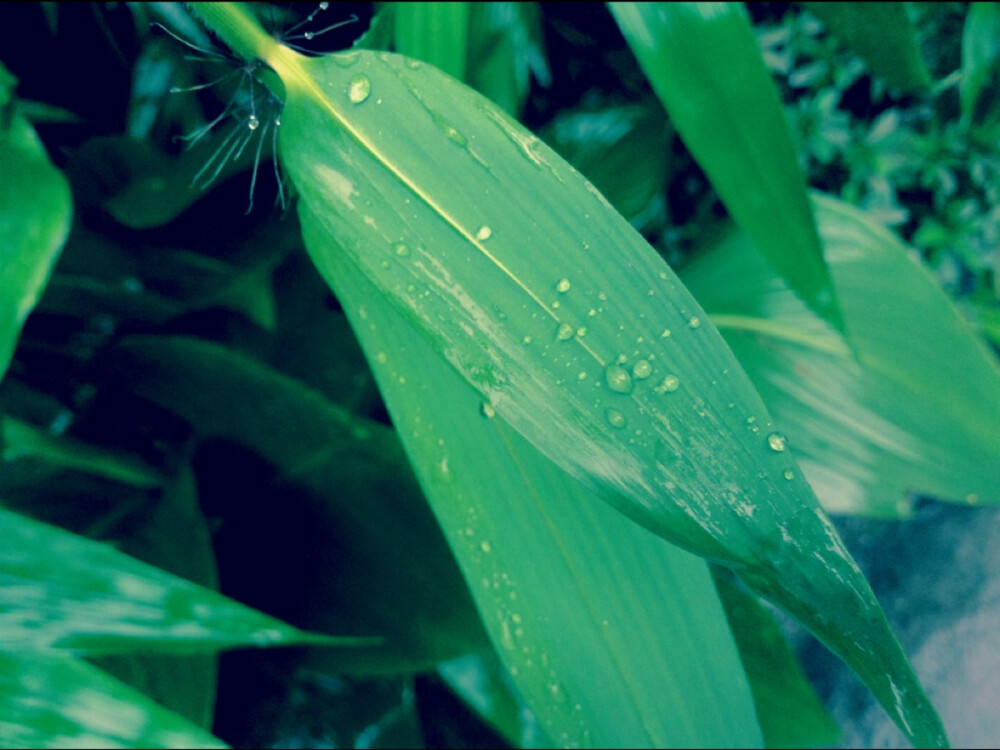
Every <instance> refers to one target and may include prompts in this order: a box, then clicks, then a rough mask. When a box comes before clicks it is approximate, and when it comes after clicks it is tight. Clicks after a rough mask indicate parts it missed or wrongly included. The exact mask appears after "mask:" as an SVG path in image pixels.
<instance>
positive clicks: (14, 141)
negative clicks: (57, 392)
mask: <svg viewBox="0 0 1000 750" xmlns="http://www.w3.org/2000/svg"><path fill="white" fill-rule="evenodd" d="M0 75H2V77H3V78H2V80H0V165H3V167H2V171H3V178H2V179H0V378H2V377H3V374H4V373H5V372H6V370H7V365H8V364H9V363H10V358H11V355H12V354H13V352H14V347H15V346H16V344H17V339H18V336H19V335H20V333H21V326H22V325H24V321H25V318H27V317H28V313H30V312H31V310H32V308H34V306H35V303H36V302H37V301H38V297H39V296H40V295H41V292H42V289H43V288H44V287H45V283H46V281H47V280H48V277H49V274H50V273H51V271H52V267H53V266H54V265H55V262H56V259H57V258H58V257H59V251H60V249H61V248H62V245H63V242H65V240H66V235H67V234H68V232H69V226H70V219H71V215H72V198H71V196H70V192H69V186H68V185H67V183H66V179H65V178H64V177H63V176H62V174H61V173H60V172H59V170H57V169H56V168H55V167H54V166H53V165H52V162H50V161H49V157H48V155H47V154H46V153H45V148H44V147H43V146H42V143H41V141H40V140H39V139H38V136H37V135H36V134H35V131H34V129H33V128H32V127H31V125H30V124H28V122H27V120H25V119H24V117H22V116H21V115H20V114H18V113H17V111H16V101H15V100H14V99H13V93H12V89H13V85H14V78H13V76H10V75H9V74H8V73H7V71H6V69H5V68H3V67H2V66H0Z"/></svg>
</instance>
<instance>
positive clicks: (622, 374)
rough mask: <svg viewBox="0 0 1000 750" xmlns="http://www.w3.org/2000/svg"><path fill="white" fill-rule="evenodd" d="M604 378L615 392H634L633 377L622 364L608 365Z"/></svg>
mask: <svg viewBox="0 0 1000 750" xmlns="http://www.w3.org/2000/svg"><path fill="white" fill-rule="evenodd" d="M604 380H605V381H606V382H607V384H608V388H610V389H611V390H613V391H614V392H615V393H631V392H632V377H631V376H630V375H629V374H628V370H626V369H625V368H624V367H622V366H621V365H608V366H607V367H605V368H604Z"/></svg>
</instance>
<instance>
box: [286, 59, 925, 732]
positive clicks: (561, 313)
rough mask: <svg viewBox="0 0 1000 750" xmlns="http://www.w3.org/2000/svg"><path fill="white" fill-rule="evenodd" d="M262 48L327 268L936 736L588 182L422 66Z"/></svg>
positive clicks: (763, 431)
mask: <svg viewBox="0 0 1000 750" xmlns="http://www.w3.org/2000/svg"><path fill="white" fill-rule="evenodd" d="M267 56H268V62H269V63H270V64H271V65H272V67H274V68H275V69H276V70H277V72H278V73H279V74H280V75H281V76H282V79H283V81H284V84H285V87H286V89H287V92H288V100H287V102H286V107H285V112H284V115H283V118H282V133H281V143H280V147H281V149H282V156H283V159H284V163H285V167H286V169H287V170H288V171H289V174H290V175H291V177H292V179H293V180H294V181H295V183H296V186H297V187H298V189H299V191H300V193H301V196H302V202H301V204H300V205H301V209H300V210H301V212H302V215H303V217H304V222H305V223H307V224H311V225H314V230H313V232H312V236H313V238H315V237H318V236H319V237H321V236H324V235H328V236H330V237H331V238H335V239H336V241H337V245H338V246H339V247H341V248H343V250H342V251H340V250H337V251H334V250H333V249H331V246H329V245H324V244H318V243H317V241H316V240H315V239H314V241H313V248H312V251H313V253H314V254H315V257H316V260H317V263H318V264H319V265H320V267H321V268H322V267H324V265H325V264H327V263H331V262H333V257H332V256H333V255H334V254H335V252H343V253H344V254H346V255H347V256H348V257H349V258H350V259H351V261H352V262H353V263H355V264H356V265H357V266H358V268H359V269H360V272H361V273H362V274H363V275H364V277H365V278H367V279H368V280H369V281H370V282H371V283H372V285H373V286H374V288H375V289H376V290H377V291H378V294H380V295H383V296H384V297H385V298H386V299H388V300H390V301H391V302H392V304H393V305H394V307H395V309H396V310H397V311H398V312H399V313H401V314H402V315H403V317H404V318H405V319H406V320H407V321H408V322H409V323H410V324H411V325H412V326H413V327H414V328H415V329H416V330H417V331H419V332H420V334H421V335H422V336H423V337H424V338H425V340H426V341H427V342H428V343H429V344H430V345H431V346H432V347H433V349H434V350H435V351H436V352H438V354H439V356H441V357H443V358H444V359H445V360H447V361H448V363H449V364H450V365H451V367H452V368H453V369H454V370H455V371H457V372H458V373H459V375H461V376H462V377H463V378H464V380H465V381H466V382H467V383H468V384H469V385H470V386H471V387H472V388H473V389H474V390H475V391H477V392H478V393H479V395H480V397H481V398H482V399H483V400H484V401H486V403H487V404H488V407H489V408H490V409H492V410H494V411H495V412H496V413H497V414H499V415H501V416H502V417H503V418H504V419H505V420H506V421H507V422H509V423H510V424H511V425H512V426H513V427H514V428H515V429H516V430H517V431H518V432H519V433H521V434H522V435H523V436H524V437H526V438H527V439H528V440H529V442H531V443H532V444H533V445H534V446H535V447H536V448H538V449H539V450H540V451H541V452H542V453H544V454H545V455H547V456H548V457H549V458H551V459H552V460H553V461H555V462H556V463H557V464H558V465H559V466H560V467H562V468H563V469H564V470H566V471H568V472H569V473H570V474H571V475H572V476H575V477H577V478H579V479H580V480H582V481H583V482H585V483H586V484H587V485H588V486H589V487H591V488H592V489H593V490H595V491H596V492H597V493H598V494H599V495H600V496H601V497H603V498H604V499H605V500H607V501H608V502H610V503H611V504H612V505H614V506H615V507H616V508H618V509H619V510H621V511H622V512H624V513H626V514H627V515H629V516H630V517H632V518H633V519H635V520H637V521H639V522H640V523H641V524H643V525H645V526H647V527H648V528H650V529H652V530H654V531H655V532H656V533H658V534H661V535H663V536H665V537H667V538H669V539H671V540H674V541H676V542H678V543H679V544H682V545H683V546H685V547H687V548H688V549H691V550H693V551H696V552H697V553H698V554H701V555H703V556H707V557H709V558H712V559H716V560H719V561H722V562H724V563H725V564H726V565H729V566H731V567H732V568H734V569H735V570H737V571H738V572H739V574H740V575H741V577H742V578H743V579H744V581H746V582H748V583H749V584H750V585H752V586H753V587H754V588H755V589H756V590H758V591H759V592H761V593H762V594H764V595H765V596H767V597H768V598H770V599H772V600H773V601H776V602H778V603H780V604H781V605H782V606H783V607H785V608H786V609H788V610H789V611H790V612H792V613H793V614H795V615H796V616H797V617H799V618H800V619H802V620H803V621H804V622H806V623H807V624H808V625H809V626H810V627H811V628H813V630H814V631H815V632H817V633H818V634H819V635H820V637H822V638H823V639H825V640H826V642H827V643H828V644H829V645H830V646H831V647H832V648H833V649H834V650H836V651H837V652H838V653H840V654H841V655H842V656H843V657H844V658H845V659H847V660H848V661H849V662H850V663H851V665H852V666H853V667H854V668H855V669H856V670H857V671H858V672H859V674H860V675H861V676H862V678H863V679H864V680H865V681H866V682H867V683H868V684H869V686H870V687H871V688H872V690H873V692H874V693H875V694H876V695H877V696H878V697H879V699H880V700H881V701H882V703H883V705H885V706H886V708H887V709H888V710H889V711H890V713H892V714H893V715H894V716H895V717H896V719H897V721H898V722H899V723H900V724H901V725H902V726H905V727H907V731H908V733H909V734H910V736H911V737H912V738H914V740H915V741H916V742H920V743H934V744H939V743H942V742H943V741H944V740H943V732H942V730H941V728H940V724H939V722H938V720H937V717H936V715H935V714H934V711H933V709H932V708H931V707H930V705H929V704H928V703H927V701H926V698H925V697H924V696H923V693H922V691H921V689H920V687H919V684H918V683H917V681H916V679H915V677H914V676H913V673H912V671H911V669H910V667H909V665H908V663H907V662H906V659H905V657H904V656H903V654H902V652H901V651H900V650H899V646H898V644H897V643H896V641H895V639H894V638H893V636H892V635H891V633H890V631H889V629H888V626H887V624H886V623H885V620H884V617H883V616H882V614H881V612H880V610H879V608H878V605H877V603H876V602H875V600H874V597H873V596H872V594H871V592H870V589H869V588H868V586H867V584H866V583H865V581H864V579H863V577H862V576H861V574H860V572H859V571H858V569H857V568H856V566H855V565H854V564H853V562H852V561H851V559H850V556H849V555H848V553H847V552H846V550H845V549H844V548H843V546H842V545H841V544H840V541H839V539H838V537H837V535H836V532H835V530H834V529H833V527H832V525H831V524H830V523H829V520H828V519H827V518H826V516H825V515H824V514H823V513H822V511H821V510H820V509H819V508H818V506H817V505H816V502H815V498H814V497H813V496H812V494H811V491H810V490H809V488H808V485H807V484H805V482H804V480H803V479H802V478H801V475H800V474H799V473H798V472H797V471H796V469H795V466H794V463H793V462H792V460H791V459H790V457H789V455H788V453H787V452H786V451H785V450H784V439H783V437H782V436H780V435H777V434H774V433H773V432H772V430H773V423H772V422H771V421H770V418H769V417H768V415H767V413H766V411H765V409H764V407H763V404H762V403H761V402H760V400H759V397H758V396H757V395H756V392H755V391H754V390H753V387H752V386H751V385H750V383H749V381H748V380H747V379H746V377H745V375H744V374H743V372H742V370H740V368H739V365H738V364H737V363H736V361H735V360H734V359H733V358H732V355H731V354H730V352H729V350H728V348H727V347H725V346H724V344H723V342H722V340H721V337H720V336H719V334H718V333H717V331H715V330H714V328H712V327H711V326H710V325H708V324H707V322H706V321H705V319H704V313H703V312H702V311H701V309H700V308H699V307H698V305H697V303H696V302H695V301H694V299H693V298H692V297H691V296H690V294H689V293H687V291H686V290H685V289H684V288H683V287H682V286H681V285H680V284H679V283H678V282H677V280H676V278H675V277H674V275H673V274H672V272H671V271H670V269H669V268H668V267H667V266H666V264H665V263H663V261H662V260H661V259H660V258H659V256H657V255H656V253H655V252H654V251H653V250H652V249H651V248H650V247H649V246H648V245H647V244H646V243H645V242H644V241H643V240H642V238H641V237H640V236H639V235H638V234H636V233H635V232H634V231H633V230H632V229H631V227H629V226H628V224H627V222H625V221H624V219H622V218H621V217H620V216H619V215H618V214H616V213H615V212H614V211H613V210H611V209H610V207H609V206H608V204H607V203H606V202H605V201H604V200H603V198H602V197H601V196H600V195H599V194H598V193H597V192H596V191H595V190H594V189H593V188H592V187H591V186H590V185H589V183H587V182H586V181H585V180H583V179H582V178H581V177H580V176H579V175H578V174H577V173H576V172H575V171H574V170H572V168H570V167H569V166H568V165H566V164H565V163H564V162H563V161H562V160H561V159H559V158H558V157H557V156H556V155H555V154H553V153H552V152H551V151H550V150H549V149H548V148H546V147H545V146H544V145H543V144H541V143H540V142H539V141H538V140H537V139H535V138H534V137H533V136H532V135H531V134H530V133H528V132H527V131H525V130H524V129H522V128H521V127H520V126H519V125H517V124H516V123H515V122H513V121H512V120H510V119H509V118H508V117H507V116H506V115H505V114H504V113H502V112H501V111H499V110H498V109H497V108H496V107H495V106H494V105H492V104H491V103H490V102H488V101H486V100H484V99H482V98H480V97H478V96H477V95H475V94H474V93H472V92H470V91H469V90H467V89H465V88H463V87H461V86H460V85H458V84H457V83H455V82H454V81H453V80H452V79H450V78H447V77H446V76H443V75H441V74H440V73H438V72H437V71H436V70H434V69H432V68H430V67H429V66H422V65H421V63H419V62H417V61H412V60H407V59H405V58H402V57H399V56H395V55H390V54H385V53H382V54H374V53H359V52H355V53H349V54H346V55H336V56H332V57H330V58H328V59H319V60H315V59H314V60H306V59H303V58H301V57H300V56H297V55H294V54H293V53H291V52H290V51H288V50H285V49H284V48H280V47H276V46H272V47H271V48H270V49H269V51H268V52H267ZM404 132H405V133H406V134H407V137H406V138H401V137H399V134H400V133H404ZM359 316H360V317H361V318H362V319H363V317H364V311H363V310H362V311H360V312H359ZM876 654H877V656H876Z"/></svg>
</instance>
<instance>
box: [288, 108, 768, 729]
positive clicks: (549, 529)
mask: <svg viewBox="0 0 1000 750" xmlns="http://www.w3.org/2000/svg"><path fill="white" fill-rule="evenodd" d="M282 127H284V126H282ZM303 219H304V226H303V231H304V236H305V240H306V244H307V247H309V249H310V252H312V253H314V254H315V255H316V257H317V260H318V261H319V264H320V266H321V269H322V270H323V272H324V275H325V276H326V277H327V279H328V280H329V281H330V282H331V283H332V284H333V285H334V287H335V290H336V291H337V292H338V296H339V298H340V299H341V301H342V302H343V303H344V306H345V311H346V312H347V313H348V315H349V317H350V318H351V322H352V325H354V327H355V330H356V331H357V332H358V335H359V337H360V339H361V343H362V346H363V347H364V348H365V352H366V354H367V356H368V357H369V358H370V360H372V361H373V362H375V363H377V364H376V366H375V375H376V378H377V380H378V381H379V385H380V387H381V389H382V392H383V395H384V396H385V399H386V405H387V407H388V409H389V411H390V414H391V415H392V418H393V423H394V424H395V425H396V426H397V428H398V430H399V432H400V437H401V439H402V440H403V443H404V445H405V447H406V449H407V452H408V454H409V456H410V459H411V461H412V463H413V466H414V469H415V470H416V472H417V476H418V478H419V479H420V482H421V485H422V486H423V488H424V491H425V493H426V495H427V498H428V500H429V501H430V503H431V505H432V507H433V509H434V512H435V514H436V515H437V517H438V521H439V522H440V524H441V527H442V529H443V530H444V531H445V534H446V535H447V538H448V540H449V542H450V544H451V545H452V549H453V550H454V552H455V555H456V557H457V558H458V561H459V564H460V565H461V567H462V570H463V572H464V574H465V577H466V580H468V581H469V584H470V587H471V589H472V593H473V596H474V597H475V600H476V604H477V606H478V607H479V611H480V613H481V615H482V617H483V620H484V622H485V624H486V628H487V630H488V632H489V633H490V637H491V639H492V641H493V644H494V646H495V648H496V650H497V652H498V654H499V656H500V658H501V660H502V661H503V663H504V665H505V666H506V668H507V670H508V672H509V674H510V676H511V678H512V680H513V682H514V684H515V685H516V686H517V688H518V690H519V692H520V693H521V695H522V696H523V697H524V699H525V701H526V702H527V704H528V705H529V706H530V707H531V708H532V710H533V711H534V712H535V713H536V714H537V716H538V718H539V720H540V722H541V725H542V728H543V729H544V730H545V732H546V733H547V735H548V736H549V737H550V738H551V740H552V741H553V742H554V743H556V745H557V746H561V747H571V746H588V747H590V746H592V747H747V746H759V744H760V735H759V730H758V728H757V723H756V719H755V717H754V714H753V704H752V701H751V699H750V694H749V689H748V687H747V685H746V682H745V680H744V679H743V676H742V674H741V671H740V665H739V657H738V655H737V653H736V650H735V647H734V645H733V643H732V640H731V636H730V634H729V632H728V630H727V627H726V623H725V618H724V614H723V612H722V610H721V606H720V605H719V602H718V600H717V598H716V596H715V592H714V590H713V589H712V584H711V579H710V577H709V573H708V570H707V567H706V565H705V564H704V563H703V562H702V561H700V560H698V559H697V558H695V557H693V556H691V555H689V554H687V553H685V552H682V551H681V550H678V549H676V548H675V547H673V546H672V545H668V544H665V543H663V541H662V540H660V539H658V538H656V537H655V536H653V535H652V534H649V533H648V532H647V531H645V530H644V529H641V528H640V527H639V526H637V525H635V524H633V523H631V522H629V521H628V520H627V519H626V518H624V517H623V516H621V515H620V514H618V513H616V512H615V511H613V510H612V509H611V508H609V507H607V506H606V505H605V504H604V503H601V502H600V501H599V500H598V499H597V498H595V497H594V496H593V494H592V493H590V492H589V491H588V490H586V489H585V488H584V487H583V485H581V484H579V483H577V482H575V481H574V480H572V479H571V478H570V477H568V476H567V475H566V474H565V473H564V472H562V471H561V470H560V469H559V468H558V467H556V466H555V465H553V464H552V463H551V462H550V461H548V460H547V459H546V458H544V457H543V456H541V455H540V454H539V453H538V452H537V451H536V450H534V448H532V447H531V446H530V445H529V444H528V443H527V442H526V441H525V440H524V439H523V438H522V437H521V436H520V435H518V434H517V433H516V432H515V431H514V430H512V429H511V428H510V427H509V426H508V425H506V424H505V423H504V422H503V420H502V419H501V418H500V417H499V416H496V415H494V417H493V418H490V417H489V416H488V415H489V414H491V413H492V412H491V411H490V408H488V407H487V406H484V405H483V403H482V402H481V401H480V399H479V398H478V397H477V396H476V394H475V393H473V392H472V391H471V390H470V389H469V388H468V387H467V386H466V385H465V384H464V383H463V382H462V379H461V378H460V377H459V376H458V375H457V374H456V373H455V372H454V371H452V370H451V369H450V368H449V367H448V366H447V364H446V363H445V362H444V360H442V359H441V357H440V356H439V355H438V354H437V353H436V352H435V351H434V350H433V349H432V348H431V347H430V346H429V345H428V344H427V343H426V342H425V341H424V340H423V339H422V338H421V337H420V336H419V335H417V334H416V333H415V332H414V331H413V329H412V328H411V327H410V326H409V325H408V324H407V323H406V321H405V320H404V319H403V318H402V317H401V316H400V315H399V313H398V312H396V310H395V309H394V308H393V306H392V305H391V304H390V303H389V302H388V301H387V300H385V299H382V298H380V295H379V294H378V293H377V292H376V291H375V289H374V288H373V287H372V285H371V282H370V281H368V280H367V279H366V278H365V277H364V275H362V273H361V272H360V270H359V269H358V268H357V267H356V266H355V265H354V264H353V263H352V261H351V260H350V259H349V258H348V256H347V255H346V254H344V253H340V252H336V249H335V245H333V241H332V239H331V238H330V236H329V234H328V233H326V231H325V228H324V227H323V225H322V224H321V223H320V222H317V221H316V220H315V218H314V217H313V216H312V215H311V214H309V213H304V215H303ZM383 360H384V362H383ZM484 477H486V481H484V480H483V478H484Z"/></svg>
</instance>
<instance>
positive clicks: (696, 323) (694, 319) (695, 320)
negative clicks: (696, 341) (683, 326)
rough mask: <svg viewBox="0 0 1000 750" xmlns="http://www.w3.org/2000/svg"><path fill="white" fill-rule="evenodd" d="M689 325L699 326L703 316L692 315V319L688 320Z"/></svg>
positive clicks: (692, 326)
mask: <svg viewBox="0 0 1000 750" xmlns="http://www.w3.org/2000/svg"><path fill="white" fill-rule="evenodd" d="M688 326H690V327H691V328H699V327H700V326H701V318H699V317H698V316H697V315H692V316H691V319H690V320H688Z"/></svg>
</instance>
